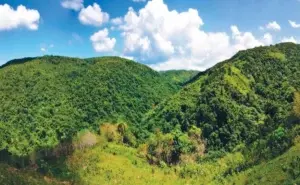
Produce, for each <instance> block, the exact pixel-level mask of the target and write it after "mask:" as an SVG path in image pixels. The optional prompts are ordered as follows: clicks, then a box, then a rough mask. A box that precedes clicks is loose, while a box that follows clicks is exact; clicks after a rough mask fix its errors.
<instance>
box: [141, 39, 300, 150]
mask: <svg viewBox="0 0 300 185" xmlns="http://www.w3.org/2000/svg"><path fill="white" fill-rule="evenodd" d="M299 52H300V46H298V45H295V44H292V43H285V44H279V45H275V46H271V47H258V48H255V49H250V50H246V51H241V52H239V53H238V54H236V55H235V56H233V57H232V58H231V59H229V60H227V61H225V62H222V63H220V64H218V65H216V66H215V67H213V68H211V69H209V70H207V71H205V72H202V73H200V74H199V75H197V76H196V77H195V78H194V79H192V80H191V81H190V83H189V84H187V85H186V86H185V87H184V88H183V89H182V90H180V92H178V93H177V94H175V95H174V96H173V97H171V98H169V99H167V100H165V101H164V102H163V103H161V104H159V106H157V107H156V108H155V109H153V110H152V111H151V112H150V113H148V114H147V116H146V118H145V119H144V121H143V124H141V130H149V131H150V132H153V131H154V130H156V129H157V128H158V129H160V130H161V131H162V132H163V133H171V132H172V131H173V130H174V129H176V128H177V127H178V125H179V126H180V127H181V130H182V131H183V132H186V131H188V130H189V129H190V128H191V127H192V126H197V127H199V128H201V130H202V133H203V137H204V139H205V140H206V141H207V149H208V151H216V150H226V151H233V150H234V149H235V148H236V147H237V146H239V145H241V144H245V145H250V144H253V143H254V142H260V143H267V145H274V146H270V147H271V148H272V147H277V146H278V145H280V146H281V147H282V146H286V145H287V146H288V145H289V144H290V139H291V137H289V136H288V133H289V130H290V129H292V127H294V125H291V124H290V123H291V122H289V121H288V118H289V116H290V115H291V112H292V109H293V97H294V93H295V92H296V91H297V90H299V87H300V79H299V76H300V71H299V69H300V62H299V61H300V56H299ZM297 99H298V94H296V95H295V107H296V104H297V101H298V100H297ZM294 109H297V108H294ZM295 111H296V112H297V110H295ZM140 133H142V132H140ZM145 135H147V133H144V134H142V135H141V136H140V137H141V138H143V137H146V136H145ZM146 138H147V137H146ZM274 139H278V142H284V143H280V144H279V143H276V142H277V141H274ZM286 148H287V147H283V148H282V149H278V150H280V152H282V151H283V150H284V149H286ZM273 149H274V148H273ZM271 150H272V149H271ZM280 152H279V153H280ZM275 153H276V154H274V155H277V154H279V153H278V152H275Z"/></svg>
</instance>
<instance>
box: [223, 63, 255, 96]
mask: <svg viewBox="0 0 300 185" xmlns="http://www.w3.org/2000/svg"><path fill="white" fill-rule="evenodd" d="M224 78H225V81H226V82H227V83H228V84H229V85H231V86H232V87H233V88H235V89H237V90H238V91H239V92H240V93H241V94H243V95H246V94H247V93H249V92H250V90H251V89H250V82H251V81H250V80H249V79H248V78H247V77H246V76H245V75H243V74H242V72H241V71H240V70H239V69H238V68H236V67H234V66H229V67H228V69H227V73H226V74H225V77H224Z"/></svg>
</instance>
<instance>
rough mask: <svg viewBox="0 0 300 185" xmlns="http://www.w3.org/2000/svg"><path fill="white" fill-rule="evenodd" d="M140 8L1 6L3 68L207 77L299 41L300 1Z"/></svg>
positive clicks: (164, 2)
mask: <svg viewBox="0 0 300 185" xmlns="http://www.w3.org/2000/svg"><path fill="white" fill-rule="evenodd" d="M140 1H141V2H134V0H0V65H1V64H3V63H5V62H7V61H8V60H10V59H14V58H21V57H28V56H41V55H50V54H51V55H64V56H74V57H81V58H86V57H95V56H104V55H118V56H123V57H128V58H133V59H134V60H136V61H138V62H141V63H144V64H147V65H149V66H151V67H153V68H154V69H157V70H167V69H198V70H204V69H207V68H208V67H211V66H213V65H215V64H216V63H217V62H220V61H222V60H224V59H226V58H229V57H231V56H232V55H233V54H234V53H236V52H237V51H238V50H241V49H248V48H252V47H255V46H259V45H270V44H276V43H279V42H285V41H291V42H296V43H298V41H300V34H299V33H300V25H298V24H299V23H300V11H299V10H300V1H299V0H272V1H271V0H226V1H225V0H151V1H150V0H149V1H147V0H144V1H143V0H140ZM20 5H22V6H23V9H22V10H21V9H20ZM18 7H19V8H18ZM130 7H132V8H130ZM80 17H81V18H80ZM115 18H118V20H116V19H115ZM289 21H290V22H289ZM291 21H292V22H291Z"/></svg>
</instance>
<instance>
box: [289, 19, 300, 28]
mask: <svg viewBox="0 0 300 185" xmlns="http://www.w3.org/2000/svg"><path fill="white" fill-rule="evenodd" d="M289 23H290V25H291V27H293V28H300V24H297V23H296V22H295V21H291V20H289Z"/></svg>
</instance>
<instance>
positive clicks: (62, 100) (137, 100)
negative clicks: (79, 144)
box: [0, 56, 178, 156]
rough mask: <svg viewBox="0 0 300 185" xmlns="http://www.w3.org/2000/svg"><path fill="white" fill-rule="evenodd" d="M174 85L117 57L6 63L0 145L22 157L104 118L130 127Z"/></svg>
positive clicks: (1, 78)
mask: <svg viewBox="0 0 300 185" xmlns="http://www.w3.org/2000/svg"><path fill="white" fill-rule="evenodd" d="M176 89H178V85H175V84H173V83H171V82H168V80H167V79H165V78H164V77H163V76H162V75H161V74H160V73H158V72H156V71H154V70H152V69H150V68H148V67H146V66H144V65H142V64H138V63H136V62H133V61H130V60H126V59H122V58H118V57H102V58H90V59H78V58H67V57H58V56H45V57H38V58H26V59H23V60H14V61H11V62H9V63H8V64H7V65H4V66H3V67H2V68H1V69H0V105H1V106H0V128H1V130H2V131H1V133H0V147H1V148H0V149H5V150H8V151H9V152H10V153H12V154H14V155H17V156H26V155H28V154H30V153H32V152H34V151H36V150H38V149H44V148H52V147H54V146H56V145H57V144H58V143H59V142H61V141H63V140H70V139H71V138H72V137H73V136H74V135H76V133H77V132H79V131H81V130H84V129H91V130H94V131H96V130H97V129H98V126H99V124H101V123H104V122H113V123H114V122H119V121H125V122H128V123H129V124H130V125H134V124H136V123H138V122H139V121H140V119H141V117H142V115H143V114H144V113H146V112H147V111H148V110H149V109H151V108H152V107H153V106H155V105H156V104H158V103H159V102H160V101H161V100H162V99H163V98H165V97H167V96H169V95H170V94H172V93H173V92H175V91H176ZM132 128H133V129H134V127H132Z"/></svg>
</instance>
